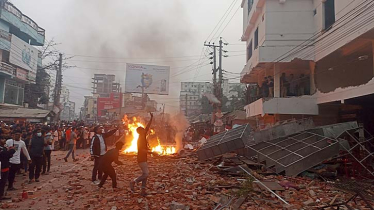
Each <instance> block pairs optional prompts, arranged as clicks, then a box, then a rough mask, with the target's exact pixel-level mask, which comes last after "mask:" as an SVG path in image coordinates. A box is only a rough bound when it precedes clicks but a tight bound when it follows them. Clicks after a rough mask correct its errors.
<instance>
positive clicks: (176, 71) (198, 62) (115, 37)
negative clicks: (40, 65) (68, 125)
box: [11, 0, 245, 112]
mask: <svg viewBox="0 0 374 210" xmlns="http://www.w3.org/2000/svg"><path fill="white" fill-rule="evenodd" d="M11 2H12V3H13V4H14V5H15V6H16V7H17V8H18V9H20V10H21V11H22V13H24V14H26V15H27V16H29V17H30V18H31V19H33V20H34V21H35V22H36V23H37V24H38V25H39V26H40V27H42V28H44V29H45V30H46V40H51V39H53V40H54V41H55V42H57V43H59V45H58V46H56V47H55V48H56V49H58V50H59V51H61V52H62V53H63V54H65V56H66V57H72V56H74V57H72V58H71V59H70V60H68V61H67V62H68V64H69V65H70V66H74V67H72V68H69V69H66V70H64V71H63V78H64V79H63V85H65V86H67V87H68V88H69V90H70V100H71V101H74V102H75V103H76V111H77V112H78V110H79V108H80V107H82V105H83V102H84V96H85V95H92V94H91V92H92V83H91V82H92V77H93V75H94V74H95V73H96V74H97V73H103V74H104V73H105V74H114V75H116V80H117V82H120V83H121V85H122V87H123V89H124V80H125V73H126V71H125V69H126V63H143V64H154V65H167V66H170V67H171V73H170V74H171V76H170V87H169V89H170V93H169V95H168V96H156V95H150V97H151V98H152V99H156V100H157V101H158V103H164V104H165V105H166V111H167V112H176V111H178V110H179V102H178V101H179V91H180V86H181V84H180V82H194V81H195V82H198V81H211V80H212V74H211V70H212V66H211V65H210V64H209V59H208V57H209V52H210V49H209V48H207V47H205V48H204V47H203V45H204V41H212V42H215V43H216V44H218V40H219V37H220V36H222V37H223V40H224V42H226V43H229V45H227V46H225V48H224V50H227V51H228V53H227V55H229V57H228V58H224V60H223V69H224V70H226V71H230V72H233V73H227V74H226V75H224V76H225V78H232V79H231V81H230V82H238V81H239V80H238V76H239V75H238V73H240V72H241V71H242V69H243V67H244V65H245V44H244V42H241V41H240V38H241V35H242V31H243V18H242V16H243V10H242V9H241V8H240V4H241V0H110V1H108V0H63V1H57V0H33V1H25V0H11ZM224 14H226V15H224ZM221 19H222V20H224V21H221V22H219V21H220V20H221ZM218 23H219V24H218ZM216 26H217V27H216ZM214 28H216V30H214ZM218 29H219V30H218ZM234 73H235V74H234ZM51 74H52V76H53V74H54V72H52V73H51ZM52 82H54V81H52Z"/></svg>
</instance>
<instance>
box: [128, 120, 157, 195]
mask: <svg viewBox="0 0 374 210" xmlns="http://www.w3.org/2000/svg"><path fill="white" fill-rule="evenodd" d="M150 115H151V119H150V120H149V122H148V124H147V127H146V128H145V129H144V128H143V127H139V128H137V129H136V132H137V133H138V134H139V138H138V156H137V161H138V164H139V167H140V169H141V170H142V175H141V176H139V177H138V178H136V179H134V180H133V181H131V182H130V189H131V191H132V192H134V190H135V184H137V183H139V182H142V187H141V193H140V195H141V196H146V195H147V193H146V186H147V179H148V176H149V169H148V163H147V154H148V153H150V149H149V145H148V142H147V134H148V132H149V128H150V127H151V124H152V120H153V114H152V113H150Z"/></svg>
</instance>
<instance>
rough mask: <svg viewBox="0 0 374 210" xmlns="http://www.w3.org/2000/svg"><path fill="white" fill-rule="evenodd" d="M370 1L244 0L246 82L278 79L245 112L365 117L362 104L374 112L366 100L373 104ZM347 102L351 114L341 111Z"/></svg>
mask: <svg viewBox="0 0 374 210" xmlns="http://www.w3.org/2000/svg"><path fill="white" fill-rule="evenodd" d="M373 5H374V1H372V0H355V1H353V0H243V1H242V8H243V21H244V24H243V35H242V40H243V41H245V42H246V44H247V45H246V46H247V61H246V65H245V67H244V69H243V71H242V74H241V82H242V83H246V84H248V83H257V84H258V85H259V86H260V87H262V86H263V85H262V84H263V81H264V78H265V77H269V76H271V78H273V79H274V87H273V88H272V89H271V88H270V89H268V88H264V89H263V90H266V89H267V90H269V92H270V93H271V94H269V93H266V91H265V92H264V91H261V92H262V93H263V94H262V99H260V100H257V101H255V102H252V103H251V104H249V105H247V106H246V107H245V108H246V111H247V117H257V118H259V119H260V120H263V122H265V121H268V122H269V119H266V118H269V117H270V116H271V118H273V119H272V121H273V122H276V121H280V120H283V119H287V118H290V117H295V116H304V117H305V115H306V116H308V115H310V116H318V117H315V118H316V119H323V118H325V120H326V121H324V122H321V124H323V123H327V121H329V123H330V122H339V121H344V120H352V119H357V120H359V121H362V122H364V121H365V118H368V117H367V116H364V115H367V114H362V113H363V112H362V110H366V111H368V109H369V110H370V111H369V112H370V113H372V112H373V110H372V108H368V107H373V106H372V105H373V104H374V100H373V98H374V97H373V93H374V88H372V85H373V83H374V80H373V76H374V68H373V40H374V21H373V20H372V17H371V13H372V12H373V11H374V7H372V6H373ZM282 74H285V76H286V79H287V80H286V82H285V83H284V85H283V82H281V76H282ZM291 74H293V75H294V79H293V80H292V82H291V78H290V77H291V76H290V75H291ZM291 84H292V85H291ZM264 87H266V85H265V86H264ZM290 89H291V90H290ZM265 98H267V99H266V100H265ZM367 105H369V106H368V107H367ZM347 109H349V110H350V111H351V112H352V113H351V115H350V116H351V117H347V116H348V115H345V114H344V111H343V112H342V110H347ZM360 113H361V114H360ZM327 116H329V117H327ZM322 121H323V120H322ZM366 121H367V120H366Z"/></svg>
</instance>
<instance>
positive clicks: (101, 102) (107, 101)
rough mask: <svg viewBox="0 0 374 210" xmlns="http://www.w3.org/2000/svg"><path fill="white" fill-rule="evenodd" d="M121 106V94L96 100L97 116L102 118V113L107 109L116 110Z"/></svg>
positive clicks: (113, 94)
mask: <svg viewBox="0 0 374 210" xmlns="http://www.w3.org/2000/svg"><path fill="white" fill-rule="evenodd" d="M120 106H121V94H120V93H111V94H110V96H109V98H101V97H99V98H97V116H98V117H101V116H103V114H102V111H103V110H108V109H116V108H120Z"/></svg>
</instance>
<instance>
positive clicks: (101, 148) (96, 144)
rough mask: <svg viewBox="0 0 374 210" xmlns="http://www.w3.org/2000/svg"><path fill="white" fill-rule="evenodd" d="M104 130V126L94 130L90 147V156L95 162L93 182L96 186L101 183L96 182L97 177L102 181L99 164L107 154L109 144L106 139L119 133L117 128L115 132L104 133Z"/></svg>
mask: <svg viewBox="0 0 374 210" xmlns="http://www.w3.org/2000/svg"><path fill="white" fill-rule="evenodd" d="M103 130H104V128H103V127H102V126H96V127H95V128H94V132H95V135H94V136H93V137H92V140H91V146H90V154H91V160H93V161H94V168H93V170H92V182H93V183H94V184H98V183H99V182H100V181H97V180H96V177H97V178H98V179H99V180H101V178H102V172H101V170H99V162H100V158H101V157H102V156H103V155H104V154H105V153H106V151H107V143H106V138H108V137H110V136H112V135H113V134H115V132H116V131H117V128H116V129H114V130H111V131H109V132H108V133H104V131H103Z"/></svg>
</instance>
